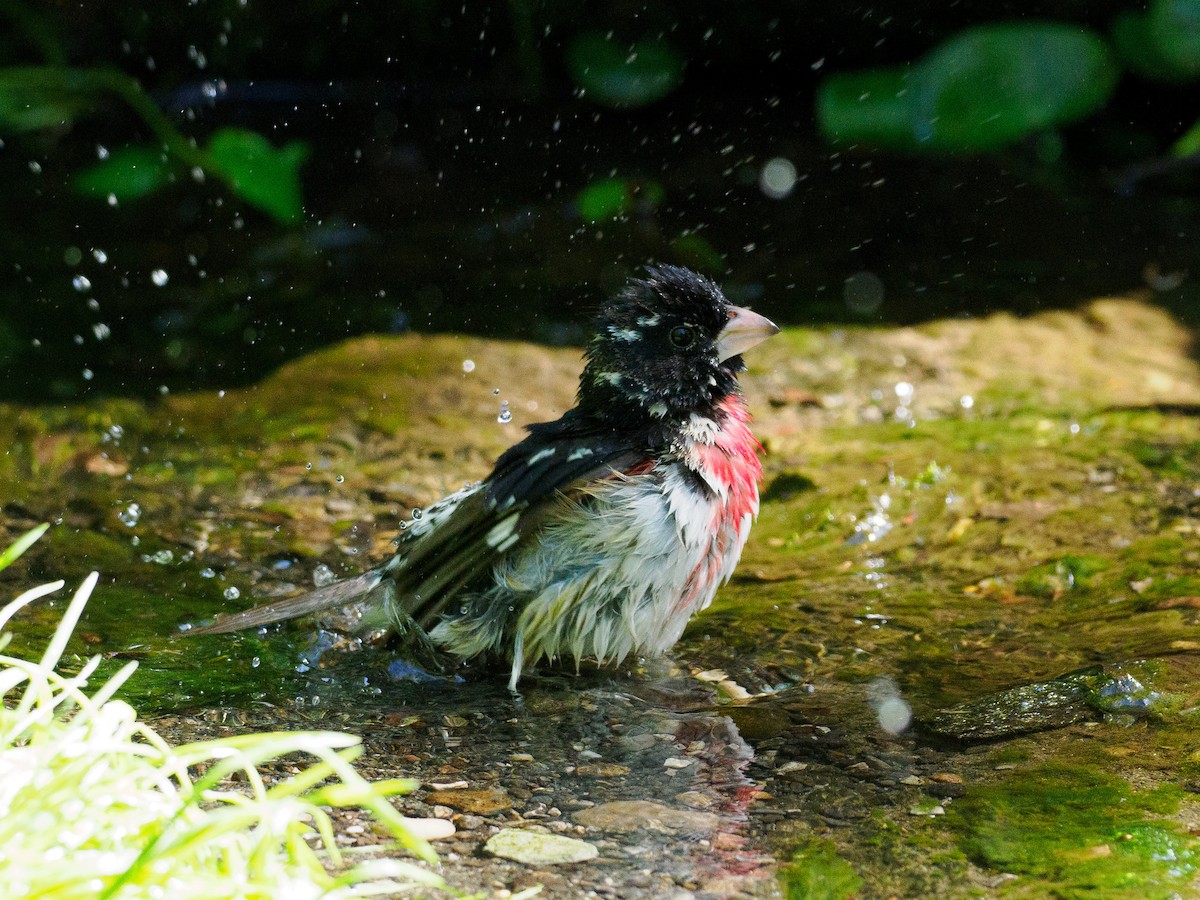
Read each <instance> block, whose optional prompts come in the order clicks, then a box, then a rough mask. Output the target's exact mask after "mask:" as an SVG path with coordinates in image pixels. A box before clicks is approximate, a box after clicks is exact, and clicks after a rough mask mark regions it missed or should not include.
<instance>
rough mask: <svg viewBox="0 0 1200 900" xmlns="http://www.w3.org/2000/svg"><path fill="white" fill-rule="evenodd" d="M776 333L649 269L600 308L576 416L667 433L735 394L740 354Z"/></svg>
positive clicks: (711, 287)
mask: <svg viewBox="0 0 1200 900" xmlns="http://www.w3.org/2000/svg"><path fill="white" fill-rule="evenodd" d="M778 330H779V329H778V328H776V327H775V326H774V325H772V324H771V323H770V322H769V321H767V320H766V319H765V318H763V317H762V316H759V315H757V314H755V313H752V312H750V311H749V310H743V309H740V308H738V307H736V306H731V305H730V303H729V301H727V300H726V299H725V296H724V295H723V294H722V293H721V289H720V288H718V287H717V286H716V285H715V284H714V283H713V282H711V281H709V280H708V279H707V278H705V277H704V276H702V275H697V274H696V273H695V272H692V271H691V270H689V269H684V268H679V267H677V266H652V267H649V268H648V269H647V270H646V277H645V278H639V279H633V280H631V281H630V282H629V284H628V285H626V287H625V288H624V290H622V291H621V293H620V294H618V295H617V296H616V297H615V298H613V300H612V301H611V302H610V303H609V304H608V305H607V306H605V307H604V309H603V310H602V311H601V313H600V315H599V316H598V317H597V321H596V335H595V337H593V338H592V341H591V343H590V344H588V348H587V365H586V366H585V368H584V371H583V375H582V376H581V377H580V381H579V406H580V409H581V411H584V412H589V413H593V414H599V415H602V416H605V417H609V416H616V417H631V418H632V421H631V422H630V424H634V423H641V422H645V421H647V420H649V421H659V422H662V423H663V424H665V425H668V426H669V425H671V424H674V423H679V422H683V421H686V420H687V419H688V418H689V416H690V415H691V414H692V413H698V414H700V415H710V414H711V413H712V411H713V409H714V408H715V406H716V405H717V404H718V403H719V402H720V401H721V400H722V399H724V398H725V397H727V396H728V395H729V394H731V393H733V392H734V391H736V390H737V373H738V372H740V371H742V370H743V369H744V368H745V366H744V364H743V363H742V358H741V355H740V354H741V352H742V351H743V350H746V349H749V348H750V347H752V346H754V344H757V343H758V342H759V341H761V340H765V339H766V338H768V337H770V336H771V335H772V334H774V333H775V332H777V331H778Z"/></svg>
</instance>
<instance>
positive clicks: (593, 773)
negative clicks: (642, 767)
mask: <svg viewBox="0 0 1200 900" xmlns="http://www.w3.org/2000/svg"><path fill="white" fill-rule="evenodd" d="M575 774H576V775H578V776H579V777H580V778H619V777H621V776H622V775H628V774H629V766H623V765H621V764H620V763H604V762H601V763H582V764H580V765H578V766H576V767H575Z"/></svg>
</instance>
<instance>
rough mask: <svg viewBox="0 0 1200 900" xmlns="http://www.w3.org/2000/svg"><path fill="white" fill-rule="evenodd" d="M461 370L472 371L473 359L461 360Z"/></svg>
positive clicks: (473, 369) (473, 366) (473, 368)
mask: <svg viewBox="0 0 1200 900" xmlns="http://www.w3.org/2000/svg"><path fill="white" fill-rule="evenodd" d="M463 371H464V372H474V371H475V360H473V359H464V360H463Z"/></svg>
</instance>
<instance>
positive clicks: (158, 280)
mask: <svg viewBox="0 0 1200 900" xmlns="http://www.w3.org/2000/svg"><path fill="white" fill-rule="evenodd" d="M150 280H151V281H153V282H154V284H155V286H156V287H163V286H164V285H165V284H166V283H167V282H168V281H170V280H171V276H170V275H168V274H167V272H166V270H165V269H155V270H154V271H153V272H151V273H150Z"/></svg>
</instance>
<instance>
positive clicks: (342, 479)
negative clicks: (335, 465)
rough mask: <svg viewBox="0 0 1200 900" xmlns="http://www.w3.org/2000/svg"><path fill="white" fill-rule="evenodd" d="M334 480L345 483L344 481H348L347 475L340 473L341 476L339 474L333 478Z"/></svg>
mask: <svg viewBox="0 0 1200 900" xmlns="http://www.w3.org/2000/svg"><path fill="white" fill-rule="evenodd" d="M333 480H334V481H336V482H337V483H338V484H343V483H345V481H346V476H345V475H339V476H337V477H336V478H335V479H333Z"/></svg>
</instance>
